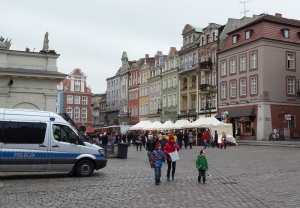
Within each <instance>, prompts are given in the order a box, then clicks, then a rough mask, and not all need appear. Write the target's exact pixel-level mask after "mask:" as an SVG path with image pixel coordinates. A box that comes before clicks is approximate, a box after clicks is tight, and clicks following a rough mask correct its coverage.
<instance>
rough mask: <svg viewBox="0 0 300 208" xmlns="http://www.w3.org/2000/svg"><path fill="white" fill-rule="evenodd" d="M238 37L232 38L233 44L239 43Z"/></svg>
mask: <svg viewBox="0 0 300 208" xmlns="http://www.w3.org/2000/svg"><path fill="white" fill-rule="evenodd" d="M237 39H238V38H237V35H234V36H232V43H233V44H236V43H237Z"/></svg>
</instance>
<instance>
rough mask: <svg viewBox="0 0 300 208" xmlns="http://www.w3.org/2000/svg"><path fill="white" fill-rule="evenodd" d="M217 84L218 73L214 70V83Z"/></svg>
mask: <svg viewBox="0 0 300 208" xmlns="http://www.w3.org/2000/svg"><path fill="white" fill-rule="evenodd" d="M216 84H217V73H216V72H214V73H213V75H212V85H216Z"/></svg>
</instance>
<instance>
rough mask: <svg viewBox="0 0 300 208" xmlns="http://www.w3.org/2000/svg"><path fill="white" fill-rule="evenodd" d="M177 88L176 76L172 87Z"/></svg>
mask: <svg viewBox="0 0 300 208" xmlns="http://www.w3.org/2000/svg"><path fill="white" fill-rule="evenodd" d="M176 86H177V76H176V75H175V76H174V77H173V87H176Z"/></svg>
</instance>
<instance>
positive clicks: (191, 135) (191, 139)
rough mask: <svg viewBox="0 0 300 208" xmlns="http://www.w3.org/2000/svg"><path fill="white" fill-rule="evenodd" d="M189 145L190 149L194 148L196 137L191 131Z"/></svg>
mask: <svg viewBox="0 0 300 208" xmlns="http://www.w3.org/2000/svg"><path fill="white" fill-rule="evenodd" d="M188 137H189V144H190V149H192V146H193V142H194V135H193V132H192V130H190V133H189V136H188Z"/></svg>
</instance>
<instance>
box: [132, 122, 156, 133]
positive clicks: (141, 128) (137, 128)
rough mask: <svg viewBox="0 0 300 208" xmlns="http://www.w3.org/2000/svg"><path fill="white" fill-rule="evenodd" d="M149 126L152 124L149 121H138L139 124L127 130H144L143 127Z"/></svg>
mask: <svg viewBox="0 0 300 208" xmlns="http://www.w3.org/2000/svg"><path fill="white" fill-rule="evenodd" d="M150 124H152V122H151V121H140V122H139V123H137V124H135V125H133V126H131V127H130V128H129V130H130V131H135V130H143V128H144V127H145V126H147V125H150Z"/></svg>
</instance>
